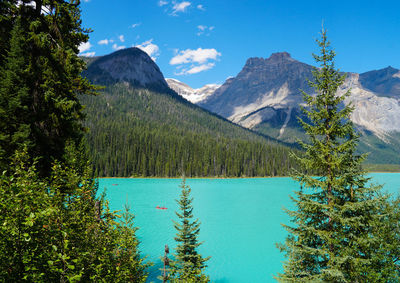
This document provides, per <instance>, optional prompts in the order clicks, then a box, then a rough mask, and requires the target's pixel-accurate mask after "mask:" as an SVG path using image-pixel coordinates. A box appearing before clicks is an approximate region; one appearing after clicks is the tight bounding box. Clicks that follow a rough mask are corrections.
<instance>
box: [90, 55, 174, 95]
mask: <svg viewBox="0 0 400 283" xmlns="http://www.w3.org/2000/svg"><path fill="white" fill-rule="evenodd" d="M89 63H90V64H89V65H88V70H86V71H85V72H84V76H86V77H87V78H88V79H89V80H90V81H91V82H92V83H94V84H101V85H112V84H115V83H118V82H129V83H130V84H131V85H133V86H136V87H143V88H147V89H152V90H157V91H164V92H165V91H168V89H169V88H168V84H167V83H166V81H165V79H164V76H163V74H162V73H161V71H160V69H159V67H158V66H157V65H156V63H154V61H153V60H152V59H151V58H150V57H149V56H148V55H147V54H146V53H145V52H143V51H142V50H140V49H139V48H136V47H131V48H127V49H123V50H119V51H116V52H114V53H112V54H110V55H106V56H102V57H98V58H96V59H94V60H92V61H89Z"/></svg>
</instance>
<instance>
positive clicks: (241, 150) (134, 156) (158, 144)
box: [82, 83, 295, 177]
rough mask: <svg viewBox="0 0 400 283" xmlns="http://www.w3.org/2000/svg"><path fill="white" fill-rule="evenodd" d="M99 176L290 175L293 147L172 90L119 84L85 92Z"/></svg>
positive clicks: (88, 123) (85, 102)
mask: <svg viewBox="0 0 400 283" xmlns="http://www.w3.org/2000/svg"><path fill="white" fill-rule="evenodd" d="M82 103H83V104H85V105H86V106H87V108H86V113H87V125H86V126H87V127H88V128H89V129H90V130H89V132H88V134H87V141H88V145H89V146H88V147H89V151H90V156H91V158H92V161H93V164H94V171H95V174H96V175H97V176H100V177H102V176H118V177H129V176H143V177H149V176H157V177H177V176H182V174H185V175H186V176H188V177H203V176H226V177H245V176H246V177H254V176H277V175H287V174H288V173H289V171H290V169H291V168H293V167H295V163H294V161H293V159H291V158H290V157H289V152H290V150H289V148H287V147H285V146H282V145H279V144H277V143H275V142H272V141H267V140H266V139H265V138H263V137H261V136H258V135H256V134H254V133H252V132H250V131H248V130H246V129H243V128H241V127H239V126H237V125H234V124H232V123H230V122H228V121H226V120H223V119H220V118H219V117H216V116H214V115H212V114H210V113H208V112H206V111H204V110H202V109H200V108H198V107H196V106H193V105H191V104H189V103H186V102H184V101H178V100H177V99H176V98H175V97H174V96H171V95H169V94H160V93H156V92H151V91H149V90H144V89H137V88H132V87H130V86H129V85H128V84H127V83H119V84H116V85H113V86H109V87H107V88H106V89H105V90H104V91H103V92H101V93H100V94H99V96H95V97H85V98H83V99H82Z"/></svg>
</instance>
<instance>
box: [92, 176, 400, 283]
mask: <svg viewBox="0 0 400 283" xmlns="http://www.w3.org/2000/svg"><path fill="white" fill-rule="evenodd" d="M371 176H372V177H373V182H374V183H379V184H383V185H384V190H386V191H389V192H391V193H399V192H400V173H375V174H371ZM180 183H181V180H180V179H113V178H111V179H100V180H99V185H100V191H102V190H103V189H104V188H106V193H107V197H106V198H107V199H108V200H109V201H110V207H111V209H112V210H119V209H122V208H123V205H124V204H125V203H128V204H129V205H130V207H131V209H132V211H133V213H134V214H135V216H136V218H135V225H136V226H137V227H139V228H140V229H139V230H138V231H137V235H138V237H139V239H140V241H141V244H140V249H141V251H142V254H143V255H147V257H148V259H149V260H151V261H152V262H153V263H154V264H155V265H154V266H153V267H152V268H151V269H150V276H149V280H148V281H149V282H151V281H155V282H159V281H158V280H157V279H156V278H157V276H158V275H160V271H159V268H161V266H162V263H161V260H160V257H161V256H163V253H164V245H165V244H168V245H169V246H170V251H171V252H174V248H175V242H174V236H175V233H176V232H175V229H174V227H173V223H172V219H174V220H178V219H177V216H176V215H175V211H177V210H178V205H177V203H176V202H175V199H178V198H179V196H180V191H181V189H180V188H179V185H180ZM186 183H187V184H188V185H189V186H190V187H191V188H192V197H193V198H194V201H193V206H194V211H193V213H194V216H195V218H199V220H200V222H201V231H200V237H199V238H200V240H201V241H204V243H203V245H202V246H200V254H202V255H203V256H204V257H206V256H211V259H210V260H209V261H208V268H207V274H209V275H210V278H211V281H212V282H217V283H225V282H232V283H235V282H238V283H239V282H240V283H243V282H253V283H258V282H275V280H274V279H273V277H272V276H273V275H275V274H277V272H280V271H282V261H283V260H284V257H283V255H282V254H281V253H280V252H279V250H278V249H277V248H276V246H275V243H278V242H283V241H284V240H285V237H286V234H287V233H286V231H285V230H284V229H283V228H282V226H281V223H286V224H290V223H289V218H288V216H287V215H286V214H285V213H284V212H283V211H282V208H283V207H286V208H292V207H293V206H292V203H291V201H290V199H289V195H292V193H293V191H294V190H297V189H298V185H297V184H296V183H295V182H294V181H293V180H291V179H290V178H254V179H188V180H187V181H186ZM157 205H159V206H166V207H167V208H168V209H167V210H159V209H156V208H155V207H156V206H157Z"/></svg>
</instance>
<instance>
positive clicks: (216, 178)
mask: <svg viewBox="0 0 400 283" xmlns="http://www.w3.org/2000/svg"><path fill="white" fill-rule="evenodd" d="M374 173H378V174H380V173H382V174H385V173H386V174H400V172H390V171H372V172H367V175H368V174H374ZM272 178H291V177H290V176H273V177H272V176H265V177H214V176H210V177H186V179H199V180H202V179H215V180H223V179H234V180H240V179H272ZM96 179H183V178H182V177H96Z"/></svg>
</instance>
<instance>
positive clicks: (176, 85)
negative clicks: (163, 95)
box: [166, 79, 221, 103]
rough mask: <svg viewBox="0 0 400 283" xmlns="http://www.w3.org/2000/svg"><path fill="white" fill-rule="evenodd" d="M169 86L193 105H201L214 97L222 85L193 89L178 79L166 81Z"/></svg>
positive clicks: (209, 85) (208, 85)
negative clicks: (205, 100)
mask: <svg viewBox="0 0 400 283" xmlns="http://www.w3.org/2000/svg"><path fill="white" fill-rule="evenodd" d="M166 81H167V83H168V86H169V87H170V88H171V89H172V90H174V91H175V92H176V93H178V94H179V95H180V96H182V97H183V98H185V99H186V100H188V101H190V102H192V103H199V102H201V101H203V100H204V99H206V98H207V97H209V96H210V95H212V94H213V93H214V92H215V91H216V90H217V89H218V88H219V87H220V86H221V85H218V84H207V85H205V86H203V87H201V88H197V89H193V88H191V87H190V86H188V85H187V84H185V83H183V82H181V81H178V80H176V79H166Z"/></svg>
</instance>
